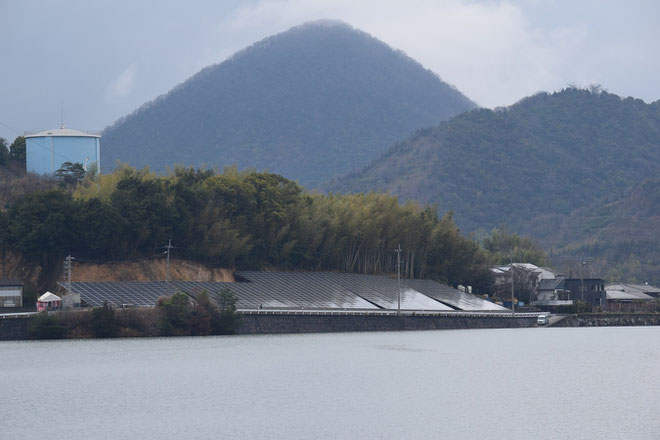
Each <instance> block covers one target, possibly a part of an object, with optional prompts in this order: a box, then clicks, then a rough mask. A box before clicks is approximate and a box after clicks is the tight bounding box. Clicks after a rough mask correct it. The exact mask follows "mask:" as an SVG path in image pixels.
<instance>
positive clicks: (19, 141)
mask: <svg viewBox="0 0 660 440" xmlns="http://www.w3.org/2000/svg"><path fill="white" fill-rule="evenodd" d="M9 157H10V159H11V160H15V161H16V162H19V163H21V164H23V165H25V157H26V155H25V137H23V136H18V137H17V138H16V139H14V142H12V143H11V145H10V146H9Z"/></svg>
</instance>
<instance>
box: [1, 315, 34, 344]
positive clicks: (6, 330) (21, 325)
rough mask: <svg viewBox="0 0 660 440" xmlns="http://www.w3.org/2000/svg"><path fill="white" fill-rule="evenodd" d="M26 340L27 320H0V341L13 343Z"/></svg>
mask: <svg viewBox="0 0 660 440" xmlns="http://www.w3.org/2000/svg"><path fill="white" fill-rule="evenodd" d="M27 338H28V319H27V318H5V319H0V341H14V340H20V339H27Z"/></svg>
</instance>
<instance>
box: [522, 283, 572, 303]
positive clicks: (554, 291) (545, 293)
mask: <svg viewBox="0 0 660 440" xmlns="http://www.w3.org/2000/svg"><path fill="white" fill-rule="evenodd" d="M564 286H565V278H564V277H557V278H550V279H542V280H541V281H539V284H538V286H536V300H535V301H533V302H532V304H533V305H535V306H568V305H571V304H573V300H571V298H570V291H568V290H566V289H565V288H564Z"/></svg>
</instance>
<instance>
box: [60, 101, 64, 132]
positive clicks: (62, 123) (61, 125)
mask: <svg viewBox="0 0 660 440" xmlns="http://www.w3.org/2000/svg"><path fill="white" fill-rule="evenodd" d="M60 121H61V123H60V128H64V101H63V100H60Z"/></svg>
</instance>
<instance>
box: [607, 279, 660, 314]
mask: <svg viewBox="0 0 660 440" xmlns="http://www.w3.org/2000/svg"><path fill="white" fill-rule="evenodd" d="M605 293H606V295H607V309H608V310H611V311H621V312H649V311H655V309H656V303H658V302H659V301H660V288H657V287H654V286H649V285H648V284H608V285H607V286H605Z"/></svg>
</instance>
